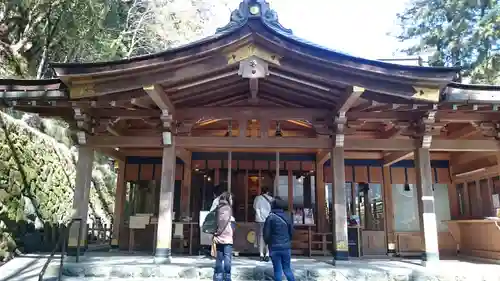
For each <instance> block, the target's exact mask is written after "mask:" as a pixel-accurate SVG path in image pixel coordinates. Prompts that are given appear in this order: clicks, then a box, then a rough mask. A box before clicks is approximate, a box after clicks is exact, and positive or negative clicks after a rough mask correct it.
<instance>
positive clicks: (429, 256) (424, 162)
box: [415, 148, 439, 265]
mask: <svg viewBox="0 0 500 281" xmlns="http://www.w3.org/2000/svg"><path fill="white" fill-rule="evenodd" d="M415 166H416V168H417V199H418V214H419V219H420V231H421V233H422V238H423V244H424V253H423V256H422V260H423V261H424V264H425V265H428V264H432V263H434V262H437V261H439V247H438V230H437V224H436V212H435V206H434V189H433V186H432V183H433V181H432V171H431V156H430V152H429V149H428V148H417V149H416V150H415Z"/></svg>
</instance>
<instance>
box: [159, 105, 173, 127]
mask: <svg viewBox="0 0 500 281" xmlns="http://www.w3.org/2000/svg"><path fill="white" fill-rule="evenodd" d="M160 120H161V122H162V125H163V129H164V130H166V131H171V130H172V128H171V127H172V123H173V122H174V120H173V118H172V115H171V114H170V113H169V112H168V110H162V111H161V116H160Z"/></svg>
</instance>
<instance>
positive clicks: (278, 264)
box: [271, 249, 295, 281]
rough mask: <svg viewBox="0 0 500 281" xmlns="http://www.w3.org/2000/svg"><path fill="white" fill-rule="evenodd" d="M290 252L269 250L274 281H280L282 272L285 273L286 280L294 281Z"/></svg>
mask: <svg viewBox="0 0 500 281" xmlns="http://www.w3.org/2000/svg"><path fill="white" fill-rule="evenodd" d="M291 260H292V250H290V249H288V250H272V249H271V261H272V262H273V269H274V280H275V281H281V280H282V279H281V277H282V276H283V272H284V273H285V276H286V280H288V281H295V277H294V276H293V272H292V267H291V265H290V264H291Z"/></svg>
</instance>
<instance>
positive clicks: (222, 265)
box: [214, 244, 233, 281]
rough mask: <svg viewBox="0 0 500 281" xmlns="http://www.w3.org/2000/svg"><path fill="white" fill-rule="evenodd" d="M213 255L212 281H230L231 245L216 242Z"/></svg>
mask: <svg viewBox="0 0 500 281" xmlns="http://www.w3.org/2000/svg"><path fill="white" fill-rule="evenodd" d="M216 246H217V256H216V257H215V268H214V281H231V259H232V256H233V245H228V244H217V245H216Z"/></svg>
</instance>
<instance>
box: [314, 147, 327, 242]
mask: <svg viewBox="0 0 500 281" xmlns="http://www.w3.org/2000/svg"><path fill="white" fill-rule="evenodd" d="M317 156H318V155H317ZM320 160H321V159H319V157H316V206H317V208H318V213H317V216H316V223H317V225H318V231H319V232H324V231H325V225H326V223H325V219H326V212H325V208H326V206H325V198H326V194H325V179H324V170H323V166H324V164H322V163H320Z"/></svg>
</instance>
